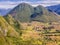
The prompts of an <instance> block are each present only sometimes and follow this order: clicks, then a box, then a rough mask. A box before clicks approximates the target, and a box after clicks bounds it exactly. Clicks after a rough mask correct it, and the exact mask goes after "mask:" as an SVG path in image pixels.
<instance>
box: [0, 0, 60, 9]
mask: <svg viewBox="0 0 60 45" xmlns="http://www.w3.org/2000/svg"><path fill="white" fill-rule="evenodd" d="M22 2H26V3H29V4H31V5H32V6H37V5H43V6H50V5H56V4H60V0H44V1H37V2H27V1H17V2H12V1H2V2H0V8H4V9H9V8H13V7H15V6H16V5H18V4H19V3H22Z"/></svg>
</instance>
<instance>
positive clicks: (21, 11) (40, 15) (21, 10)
mask: <svg viewBox="0 0 60 45" xmlns="http://www.w3.org/2000/svg"><path fill="white" fill-rule="evenodd" d="M8 14H10V15H12V16H13V17H14V18H15V19H16V20H20V21H21V22H30V21H33V20H34V21H40V22H55V21H56V22H57V21H59V20H60V16H57V15H56V14H55V13H53V12H50V11H48V10H47V9H46V8H45V7H43V6H41V5H39V6H37V7H32V6H31V5H29V4H26V3H21V4H19V5H18V6H17V7H15V8H14V9H13V10H11V11H10V12H9V13H8Z"/></svg>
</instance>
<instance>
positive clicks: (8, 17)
mask: <svg viewBox="0 0 60 45" xmlns="http://www.w3.org/2000/svg"><path fill="white" fill-rule="evenodd" d="M4 18H5V20H6V21H7V22H8V24H10V25H11V26H12V27H13V28H14V29H15V30H16V31H17V32H19V33H20V32H21V30H20V29H21V25H20V22H19V21H18V20H15V19H14V18H13V17H12V16H11V15H6V16H4Z"/></svg>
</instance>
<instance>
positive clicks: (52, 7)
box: [46, 4, 60, 15]
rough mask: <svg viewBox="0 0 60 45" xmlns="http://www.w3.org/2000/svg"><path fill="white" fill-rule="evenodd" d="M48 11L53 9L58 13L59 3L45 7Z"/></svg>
mask: <svg viewBox="0 0 60 45" xmlns="http://www.w3.org/2000/svg"><path fill="white" fill-rule="evenodd" d="M46 8H47V9H48V10H49V11H54V12H55V13H57V14H59V15H60V4H58V5H53V6H48V7H46Z"/></svg>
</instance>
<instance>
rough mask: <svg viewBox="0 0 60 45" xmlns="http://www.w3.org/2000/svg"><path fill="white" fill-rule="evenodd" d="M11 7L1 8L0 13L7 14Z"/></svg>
mask: <svg viewBox="0 0 60 45" xmlns="http://www.w3.org/2000/svg"><path fill="white" fill-rule="evenodd" d="M10 10H11V9H0V15H2V16H4V15H6V14H7V13H8V12H9V11H10Z"/></svg>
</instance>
